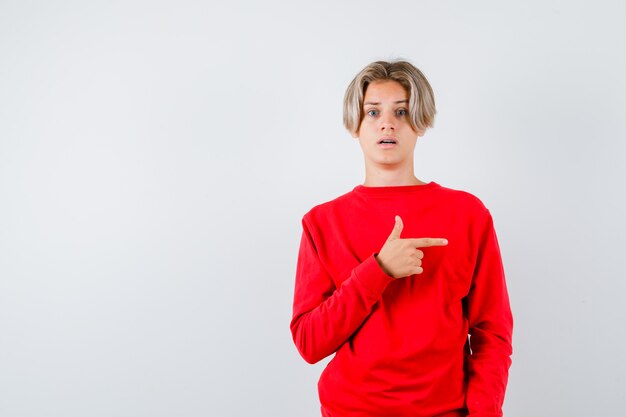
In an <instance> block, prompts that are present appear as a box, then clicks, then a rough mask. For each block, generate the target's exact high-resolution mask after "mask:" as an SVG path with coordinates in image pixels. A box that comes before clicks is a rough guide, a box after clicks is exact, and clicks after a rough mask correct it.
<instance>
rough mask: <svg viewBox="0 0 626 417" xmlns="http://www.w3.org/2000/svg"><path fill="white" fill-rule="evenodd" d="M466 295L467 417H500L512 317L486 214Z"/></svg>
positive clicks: (507, 369) (490, 219) (506, 374)
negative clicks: (467, 326) (472, 274)
mask: <svg viewBox="0 0 626 417" xmlns="http://www.w3.org/2000/svg"><path fill="white" fill-rule="evenodd" d="M479 230H480V232H479V233H480V235H479V236H480V238H479V242H478V248H477V258H476V265H475V269H474V276H473V280H472V286H471V288H470V292H469V294H468V296H467V299H466V302H467V311H468V321H469V334H470V348H471V354H470V355H469V356H468V364H467V365H468V366H467V371H468V376H469V383H468V388H467V396H466V404H467V408H468V410H469V416H468V417H500V416H502V403H503V401H504V394H505V391H506V385H507V381H508V371H509V367H510V365H511V359H510V356H511V354H512V345H511V343H512V331H513V317H512V314H511V308H510V305H509V296H508V292H507V288H506V282H505V278H504V270H503V267H502V260H501V257H500V249H499V246H498V241H497V237H496V233H495V230H494V228H493V220H492V218H491V214H490V213H489V212H487V213H486V215H485V218H484V219H483V222H482V225H481V228H480V229H479Z"/></svg>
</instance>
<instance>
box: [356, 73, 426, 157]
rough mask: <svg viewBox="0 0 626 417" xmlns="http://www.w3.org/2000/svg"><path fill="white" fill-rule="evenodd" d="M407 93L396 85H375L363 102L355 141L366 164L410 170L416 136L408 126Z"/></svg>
mask: <svg viewBox="0 0 626 417" xmlns="http://www.w3.org/2000/svg"><path fill="white" fill-rule="evenodd" d="M408 98H409V97H408V93H407V92H406V91H405V89H404V87H402V85H400V84H399V83H398V82H396V81H391V80H383V81H374V82H372V83H370V84H369V85H368V86H367V89H366V90H365V97H364V98H363V114H364V116H363V120H362V121H361V126H360V128H359V131H358V132H356V134H353V136H354V137H355V138H358V140H359V143H360V145H361V148H362V149H363V155H364V156H365V162H366V164H374V165H378V166H380V165H385V166H387V167H389V168H391V167H396V166H397V167H403V166H404V167H406V166H409V165H408V164H410V167H411V168H412V167H413V151H414V149H415V142H416V141H417V138H418V137H419V136H422V135H423V134H424V131H419V132H416V131H415V130H413V128H412V127H411V124H410V123H409V101H408Z"/></svg>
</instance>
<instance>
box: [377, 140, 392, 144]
mask: <svg viewBox="0 0 626 417" xmlns="http://www.w3.org/2000/svg"><path fill="white" fill-rule="evenodd" d="M378 144H379V145H392V144H393V145H395V144H396V141H395V140H394V139H382V140H380V141H378Z"/></svg>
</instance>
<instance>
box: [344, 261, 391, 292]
mask: <svg viewBox="0 0 626 417" xmlns="http://www.w3.org/2000/svg"><path fill="white" fill-rule="evenodd" d="M375 255H376V253H373V254H371V255H370V256H369V257H368V258H367V259H366V260H365V261H363V263H361V264H360V265H359V266H357V267H356V268H355V269H354V275H355V277H356V279H357V280H358V281H359V282H360V283H361V284H362V285H363V286H364V287H365V288H366V289H367V291H368V292H369V293H370V294H371V295H372V296H373V297H376V298H378V297H380V296H381V294H382V293H383V291H385V288H387V285H389V283H390V282H392V281H393V280H394V279H395V278H393V277H391V276H389V275H387V274H386V273H385V271H383V269H382V268H381V267H380V265H379V264H378V261H377V260H376V258H375V257H374V256H375Z"/></svg>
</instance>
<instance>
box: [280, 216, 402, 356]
mask: <svg viewBox="0 0 626 417" xmlns="http://www.w3.org/2000/svg"><path fill="white" fill-rule="evenodd" d="M302 227H303V231H302V238H301V241H300V249H299V253H298V262H297V267H296V283H295V290H294V302H293V317H292V320H291V324H290V328H291V334H292V336H293V340H294V343H295V345H296V347H297V348H298V351H299V352H300V355H302V357H303V358H304V359H305V360H306V361H307V362H309V363H316V362H318V361H320V360H322V359H323V358H325V357H326V356H328V355H330V354H332V353H334V352H336V351H337V349H339V347H340V346H341V345H342V344H343V343H344V342H346V341H347V340H348V339H349V338H350V336H352V335H353V334H354V333H355V332H356V331H357V329H358V328H359V326H361V324H363V322H364V321H365V319H366V318H367V317H368V315H369V314H370V312H371V311H372V307H373V306H374V304H376V302H377V301H378V300H379V299H380V297H381V295H382V293H383V291H384V290H385V288H386V287H387V285H388V284H389V283H390V282H391V281H393V279H394V278H393V277H390V276H389V275H387V274H386V273H385V272H384V271H383V270H382V268H381V267H380V265H379V264H378V261H377V260H376V258H375V255H376V253H372V254H371V255H370V256H369V257H367V258H366V259H365V260H364V261H363V262H362V263H361V264H359V265H358V266H356V267H355V268H354V269H353V270H352V271H351V272H350V276H349V277H347V278H346V279H345V280H344V281H343V282H342V283H341V285H340V286H339V288H336V287H335V284H334V282H335V281H334V280H333V279H332V277H331V276H330V275H329V274H328V272H327V270H326V269H325V267H324V265H323V264H322V262H321V260H320V257H319V254H318V251H317V249H316V247H315V243H314V241H313V239H312V236H311V232H310V229H309V227H308V225H307V222H306V219H305V218H303V219H302Z"/></svg>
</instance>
